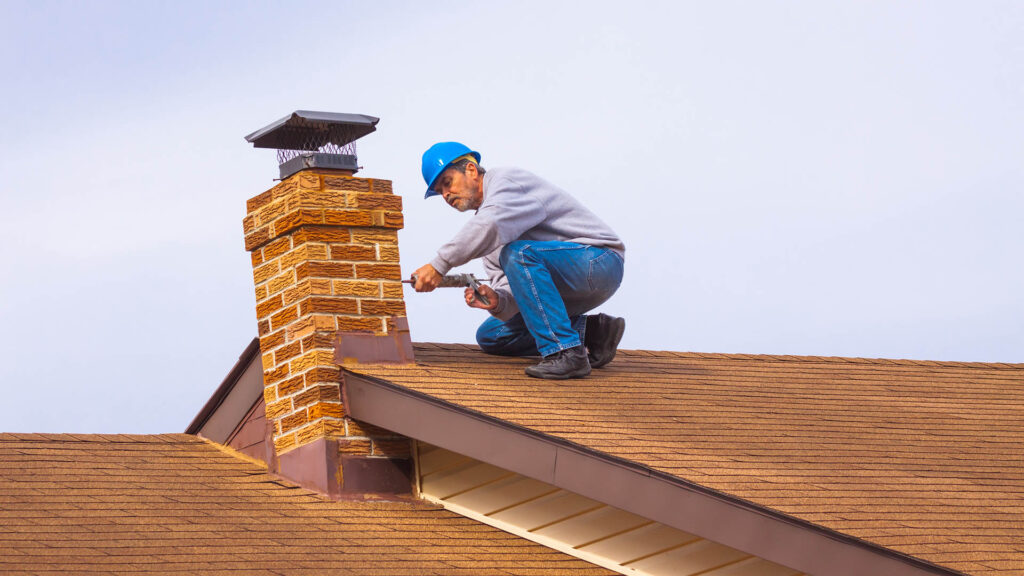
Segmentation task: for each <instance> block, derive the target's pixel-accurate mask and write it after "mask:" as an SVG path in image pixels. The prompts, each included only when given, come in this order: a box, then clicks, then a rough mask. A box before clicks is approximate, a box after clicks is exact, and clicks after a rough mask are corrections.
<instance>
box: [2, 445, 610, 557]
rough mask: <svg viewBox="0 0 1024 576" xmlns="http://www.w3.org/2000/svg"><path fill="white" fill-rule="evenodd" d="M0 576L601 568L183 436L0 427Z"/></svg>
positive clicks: (441, 513) (419, 506)
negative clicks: (339, 496) (319, 483)
mask: <svg viewBox="0 0 1024 576" xmlns="http://www.w3.org/2000/svg"><path fill="white" fill-rule="evenodd" d="M0 573H2V574H12V575H14V574H18V575H20V574H40V575H45V574H57V573H63V574H72V573H73V574H89V573H106V574H109V573H132V574H168V575H170V574H217V575H223V574H229V573H230V574H246V575H271V574H273V575H277V576H280V575H288V576H294V575H305V574H309V575H313V574H316V575H322V574H326V573H330V574H339V575H344V574H360V575H364V576H372V575H406V574H407V575H410V576H412V575H421V574H444V575H459V574H463V575H466V576H471V575H472V576H476V575H513V574H519V575H523V576H548V575H555V574H559V575H562V574H577V575H608V574H612V573H611V572H609V571H607V570H604V569H602V568H598V567H596V566H593V565H591V564H588V563H586V562H583V561H580V560H577V559H574V558H571V557H569V556H566V555H564V554H561V553H559V552H555V551H553V550H550V549H548V548H545V547H543V546H540V545H538V544H534V543H532V542H529V541H527V540H524V539H522V538H519V537H517V536H513V535H511V534H507V533H505V532H501V531H499V530H496V529H494V528H492V527H489V526H485V525H483V524H480V523H478V522H476V521H473V520H469V519H467V518H464V517H461V516H457V515H455V514H452V513H450V512H448V511H445V510H443V509H440V508H438V507H436V506H433V505H429V504H426V503H421V502H411V501H410V502H333V501H330V500H327V499H325V498H323V497H321V496H319V495H317V494H315V493H313V492H310V491H308V490H305V489H302V488H299V487H297V486H295V485H292V484H290V483H289V482H287V481H285V480H281V479H280V478H278V477H276V476H273V475H271V474H268V473H267V472H266V469H265V468H264V467H261V466H259V465H258V464H256V463H254V462H252V461H248V460H246V459H244V458H243V457H239V456H238V455H237V454H235V453H229V452H228V451H227V450H226V449H223V448H220V447H218V446H217V445H215V444H213V443H211V442H208V441H205V440H202V439H199V438H196V437H194V436H189V435H185V434H164V435H147V436H134V435H132V436H129V435H80V434H0Z"/></svg>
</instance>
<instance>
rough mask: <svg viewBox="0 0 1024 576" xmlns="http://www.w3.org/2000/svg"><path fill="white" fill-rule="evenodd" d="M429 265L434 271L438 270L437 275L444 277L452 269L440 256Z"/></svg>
mask: <svg viewBox="0 0 1024 576" xmlns="http://www.w3.org/2000/svg"><path fill="white" fill-rule="evenodd" d="M429 264H430V265H431V266H433V267H434V270H436V271H437V273H438V274H440V275H442V276H444V275H445V274H447V273H448V271H449V270H451V269H452V267H451V266H449V265H448V263H447V262H445V261H444V260H441V257H440V256H438V257H436V258H434V259H433V260H431V261H430V262H429Z"/></svg>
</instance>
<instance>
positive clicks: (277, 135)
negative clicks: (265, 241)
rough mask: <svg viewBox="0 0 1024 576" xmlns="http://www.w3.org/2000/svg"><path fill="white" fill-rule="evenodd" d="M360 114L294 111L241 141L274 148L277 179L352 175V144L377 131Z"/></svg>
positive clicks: (355, 165) (373, 121) (369, 119)
mask: <svg viewBox="0 0 1024 576" xmlns="http://www.w3.org/2000/svg"><path fill="white" fill-rule="evenodd" d="M378 121H380V119H379V118H374V117H373V116H366V115H364V114H343V113H338V112H314V111H311V110H296V111H295V112H292V113H291V114H289V115H288V116H285V117H284V118H281V119H280V120H278V121H276V122H273V123H272V124H270V125H268V126H265V127H263V128H260V129H259V130H257V131H255V132H253V133H252V134H249V135H248V136H246V137H245V139H246V140H247V141H249V142H251V143H252V145H253V146H254V147H256V148H276V149H277V162H278V164H279V165H280V170H281V176H280V177H281V179H282V180H283V179H285V178H287V177H289V176H291V175H292V174H295V173H296V172H298V171H299V170H305V169H306V168H333V169H336V170H351V171H352V172H356V171H357V170H358V169H359V165H358V163H357V160H356V140H358V139H359V138H362V137H363V136H366V135H367V134H369V133H371V132H373V131H375V130H376V129H377V122H378Z"/></svg>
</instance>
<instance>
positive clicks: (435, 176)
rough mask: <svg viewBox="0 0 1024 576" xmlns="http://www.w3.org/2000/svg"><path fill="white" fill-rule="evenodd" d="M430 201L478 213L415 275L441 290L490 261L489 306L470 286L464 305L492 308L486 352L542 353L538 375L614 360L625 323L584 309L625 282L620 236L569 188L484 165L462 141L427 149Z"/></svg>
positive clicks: (481, 339) (483, 335) (483, 341)
mask: <svg viewBox="0 0 1024 576" xmlns="http://www.w3.org/2000/svg"><path fill="white" fill-rule="evenodd" d="M422 170H423V179H424V181H426V183H427V193H426V196H425V197H426V198H429V197H431V196H438V195H440V196H441V197H442V198H444V200H445V202H447V203H448V205H450V206H451V207H453V208H455V209H456V210H458V211H460V212H466V211H469V210H473V211H475V215H474V216H473V217H472V218H471V219H470V220H469V222H467V223H466V225H465V226H464V227H463V228H462V230H461V231H459V233H458V234H456V235H455V237H454V238H453V239H452V240H451V241H450V242H448V243H447V244H445V245H444V246H442V247H441V248H440V249H439V250H438V252H437V257H436V258H434V259H433V260H431V261H430V263H429V264H425V265H424V266H422V267H421V268H419V269H418V270H416V272H415V283H414V288H415V289H416V291H417V292H430V291H431V290H433V289H434V288H437V286H438V284H440V282H441V276H442V275H444V274H447V273H448V271H449V270H450V269H452V268H454V267H456V266H460V265H462V264H465V263H466V262H469V261H470V260H473V259H474V258H481V257H482V258H483V260H484V269H485V270H486V271H487V273H488V274H489V276H490V278H491V286H490V287H488V286H482V287H481V288H480V294H481V295H482V296H483V297H485V298H486V299H487V302H488V303H487V304H484V303H483V302H482V301H481V299H477V298H475V297H474V294H473V291H472V290H471V289H468V288H467V289H466V293H465V297H466V304H468V305H469V306H471V307H473V308H480V309H483V310H487V311H488V312H490V313H491V316H492V317H491V318H488V319H487V320H486V321H485V322H484V323H483V324H482V325H481V326H480V329H479V330H477V335H476V337H477V342H478V343H479V344H480V347H481V348H482V349H483V350H484V352H488V353H491V354H502V355H508V356H534V355H537V354H540V355H541V356H543V357H544V358H543V360H542V361H541V362H540V363H539V364H537V365H536V366H530V367H529V368H527V369H526V373H527V374H528V375H530V376H533V377H535V378H551V379H559V380H562V379H567V378H581V377H583V376H586V375H587V374H590V370H591V367H593V368H600V367H602V366H604V365H606V364H607V363H609V362H611V360H612V358H614V357H615V351H616V349H617V348H618V345H619V341H620V340H621V339H622V333H623V331H624V330H625V326H626V322H625V320H623V319H622V318H615V317H612V316H608V315H605V314H598V315H596V316H586V315H584V313H585V312H588V311H590V310H592V309H594V308H596V307H597V306H599V305H600V304H601V303H603V302H604V301H605V300H607V299H608V298H610V297H611V295H612V294H614V293H615V290H616V289H618V287H619V284H620V283H621V282H622V269H623V255H624V253H625V246H624V245H623V243H622V240H620V239H619V237H618V236H617V235H616V234H615V233H614V232H613V231H612V230H611V228H609V227H608V225H607V224H605V223H604V222H602V221H601V220H600V219H599V218H598V217H597V216H595V215H594V214H593V213H592V212H590V210H587V209H586V208H585V207H584V206H583V205H582V204H580V203H579V202H578V201H577V200H576V199H575V198H573V197H572V196H570V195H569V194H568V193H567V192H565V191H563V190H561V189H560V188H558V187H556V186H554V185H553V184H551V183H550V182H547V181H545V180H543V179H541V178H539V177H538V176H536V175H534V174H531V173H530V172H527V171H526V170H522V169H519V168H493V169H491V170H489V171H488V170H485V169H484V168H483V167H482V166H480V154H479V153H478V152H475V151H473V150H470V149H469V148H468V147H466V146H464V145H463V144H460V143H458V142H439V143H437V144H435V145H433V146H431V147H430V149H428V150H427V151H426V152H424V153H423V166H422Z"/></svg>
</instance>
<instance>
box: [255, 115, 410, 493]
mask: <svg viewBox="0 0 1024 576" xmlns="http://www.w3.org/2000/svg"><path fill="white" fill-rule="evenodd" d="M300 114H303V112H302V111H300V112H296V113H295V115H300ZM305 114H319V115H321V117H320V118H314V121H310V119H309V118H305V117H300V118H299V119H300V122H299V123H298V124H297V125H296V123H295V122H294V120H295V115H293V116H292V117H286V118H285V119H282V120H281V121H278V123H275V124H274V125H271V126H269V127H268V128H265V129H263V130H261V131H259V132H256V133H254V134H252V135H250V136H249V137H247V139H249V140H250V141H253V142H254V143H255V144H256V145H257V146H260V141H259V138H261V137H266V136H267V135H268V134H269V135H271V136H273V135H274V134H275V132H274V129H276V130H278V131H280V130H291V131H292V132H293V133H294V132H296V131H299V132H302V131H303V130H307V131H308V130H309V129H310V125H312V126H313V128H322V127H323V124H322V123H321V124H317V123H316V121H320V122H323V118H322V117H323V116H328V117H331V116H343V117H346V119H347V117H351V116H355V115H330V114H326V113H308V112H307V113H305ZM361 118H370V117H361ZM331 120H332V118H328V124H327V126H328V127H329V129H328V130H327V131H326V134H327V136H326V138H332V137H333V140H334V141H333V144H334V145H339V144H338V140H339V139H341V138H345V137H350V136H351V133H349V134H348V135H345V134H342V136H341V137H338V136H337V130H335V129H334V128H333V126H334V125H332V124H330V123H329V122H330V121H331ZM334 120H336V118H334ZM372 121H373V124H376V119H375V118H372ZM289 122H292V123H291V124H289ZM303 122H304V123H305V124H303ZM275 126H277V127H276V128H275ZM331 130H334V131H333V132H331ZM370 131H372V125H371V127H370ZM321 133H325V131H324V130H321ZM307 136H308V135H307ZM356 137H358V136H356ZM352 140H354V138H353V139H352ZM281 142H282V141H281V140H280V136H279V135H278V140H277V141H276V143H277V144H281ZM353 143H354V142H352V143H345V142H342V144H353ZM284 144H285V145H286V146H294V147H296V148H299V146H297V145H295V144H294V143H292V142H284ZM328 144H332V142H328ZM303 146H304V147H303V148H299V149H300V150H310V149H311V148H310V145H308V144H304V145H303ZM312 146H313V148H312V149H313V150H317V149H320V150H321V152H317V153H310V154H305V156H304V158H305V160H301V159H300V162H305V164H299V165H296V160H295V159H294V158H291V159H288V158H286V159H285V160H286V162H290V163H291V165H292V166H291V168H289V169H287V170H286V167H285V163H284V162H282V166H281V170H282V178H283V180H282V181H281V182H280V183H279V184H278V185H276V186H274V187H273V188H271V189H270V190H267V191H266V192H264V193H262V194H260V195H258V196H256V197H254V198H252V199H250V200H249V201H248V203H247V215H246V217H245V219H244V220H243V229H244V231H245V248H246V250H248V251H249V252H250V254H251V256H252V265H253V279H254V281H255V284H256V317H257V322H258V327H259V336H260V353H261V355H262V362H263V371H264V372H263V385H264V390H263V397H264V400H265V403H266V411H267V421H268V422H269V423H271V425H272V426H273V432H272V434H273V443H274V449H275V453H276V456H277V458H276V463H275V465H276V468H277V469H276V471H277V472H278V473H280V474H281V475H283V476H285V477H287V478H290V479H292V480H295V481H297V482H299V483H300V484H303V485H305V486H308V487H311V488H314V489H317V490H319V491H321V492H324V493H326V494H328V495H330V496H333V497H349V498H358V497H375V496H393V495H395V494H403V493H409V492H411V488H410V477H411V472H412V471H411V468H412V465H411V454H410V441H409V440H408V439H407V438H404V437H402V436H399V435H397V434H393V433H391V432H388V431H386V430H382V429H380V428H375V427H372V426H370V425H367V424H362V423H359V422H357V421H355V420H353V419H351V418H349V417H347V416H346V415H345V407H344V404H343V401H342V389H341V382H342V370H341V368H340V366H339V365H338V363H337V362H336V361H335V354H336V349H338V352H339V357H344V358H346V361H352V362H374V361H412V349H411V345H410V344H409V338H408V336H409V335H408V325H407V323H406V319H405V302H404V301H403V299H402V284H401V270H400V268H399V263H398V262H399V255H398V230H399V229H401V228H402V226H403V218H402V199H401V198H400V197H398V196H395V195H394V194H393V193H392V190H391V182H390V181H388V180H380V179H371V178H356V177H354V176H352V174H353V172H354V170H355V165H354V164H355V156H354V148H352V149H351V152H352V154H351V164H352V165H351V166H349V167H348V169H345V168H337V167H322V166H337V164H338V162H337V158H336V157H335V156H337V155H334V154H329V153H328V154H325V153H322V150H323V146H324V144H323V142H316V141H314V143H313V145H312ZM278 156H279V160H280V159H281V156H282V155H281V153H280V147H279V153H278ZM324 157H326V160H325V158H324ZM332 163H333V164H332ZM294 168H297V170H293V169H294ZM286 172H290V173H288V174H286Z"/></svg>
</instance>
